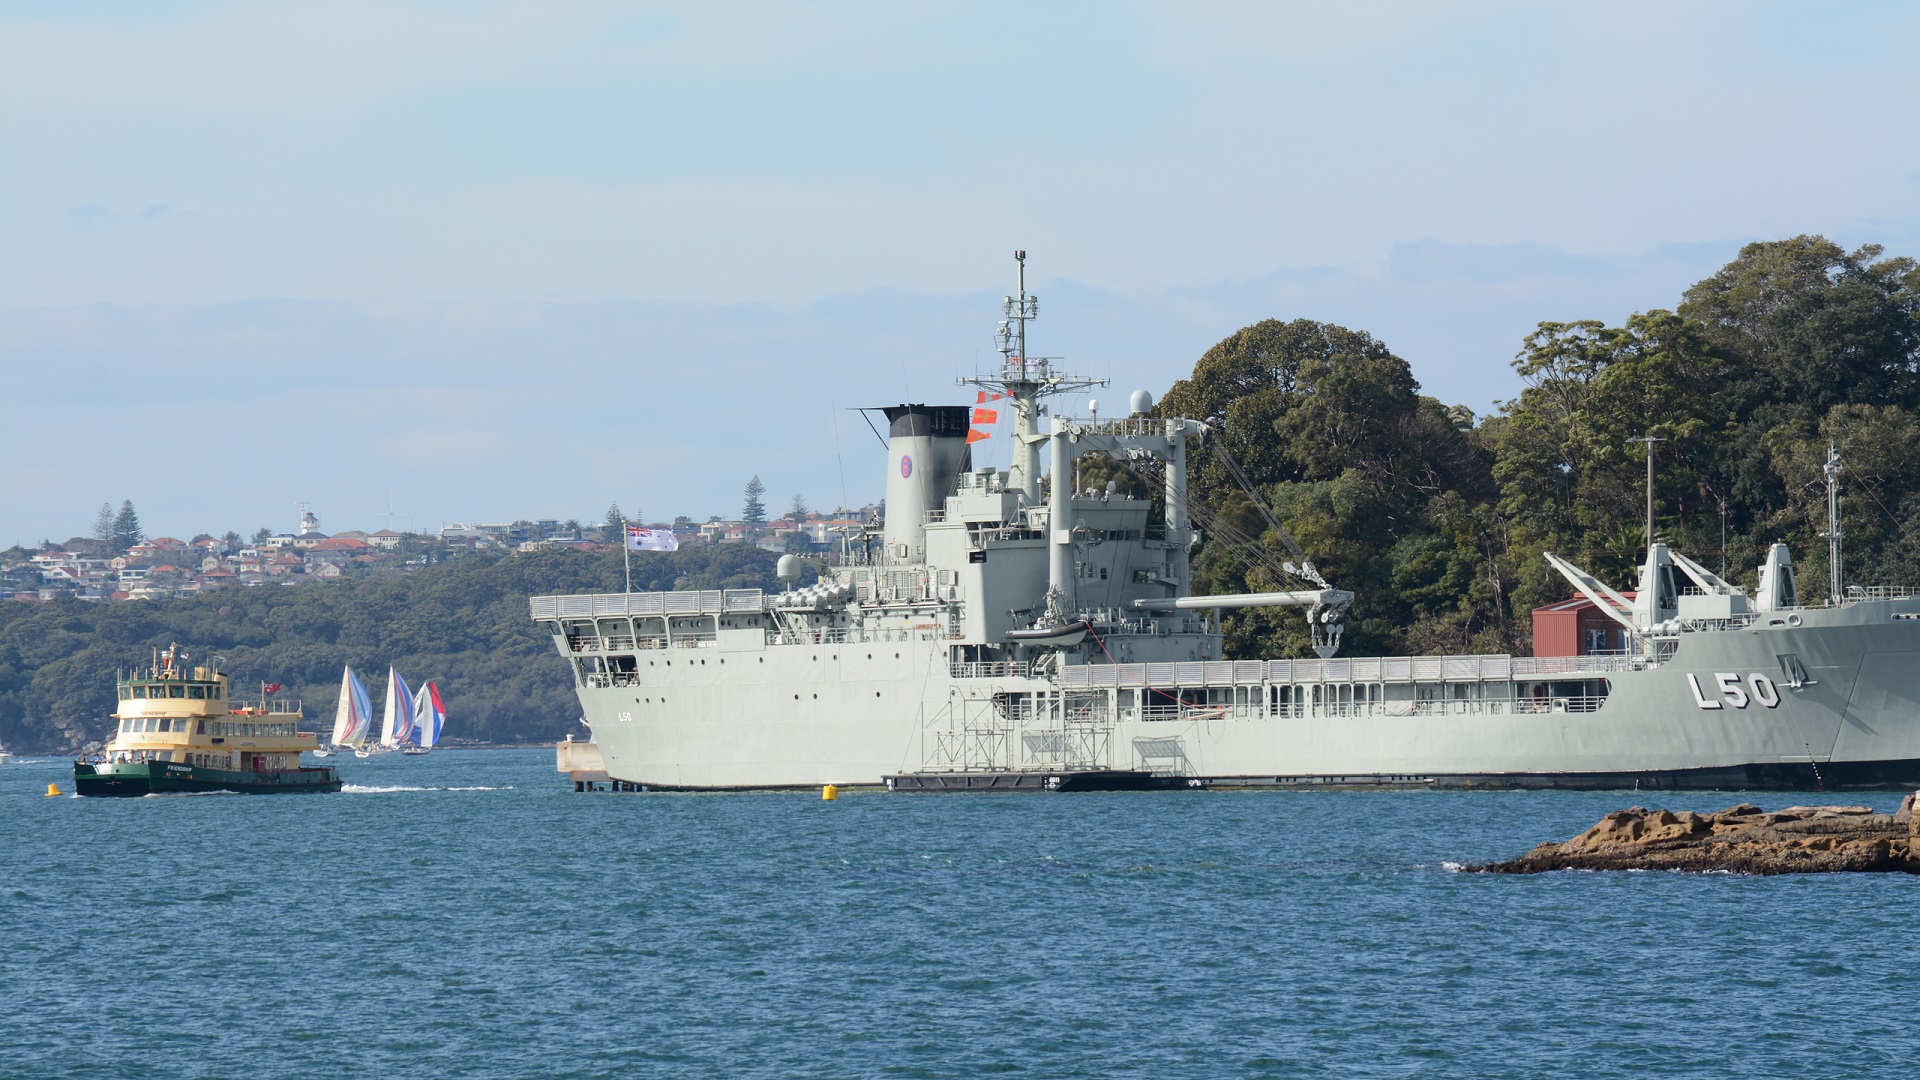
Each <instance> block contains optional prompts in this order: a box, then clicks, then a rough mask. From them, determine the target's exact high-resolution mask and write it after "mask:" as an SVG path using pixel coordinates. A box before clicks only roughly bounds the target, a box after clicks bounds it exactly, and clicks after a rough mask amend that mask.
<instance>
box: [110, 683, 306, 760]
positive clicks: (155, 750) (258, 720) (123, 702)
mask: <svg viewBox="0 0 1920 1080" xmlns="http://www.w3.org/2000/svg"><path fill="white" fill-rule="evenodd" d="M117 691H118V694H119V699H120V705H119V709H118V711H116V712H115V713H114V714H113V715H114V717H115V718H116V720H117V721H118V725H117V730H116V731H115V732H114V736H113V738H112V739H111V740H110V741H109V742H108V743H107V746H106V756H107V759H108V760H109V761H164V762H177V763H180V764H186V765H197V766H200V767H202V768H212V769H237V770H242V771H246V772H270V771H277V770H282V769H298V768H300V755H301V753H302V752H304V751H308V750H312V749H314V748H315V747H316V746H317V745H318V744H319V740H318V738H317V737H316V736H315V735H314V734H313V733H312V732H302V731H301V730H300V729H299V727H300V716H301V713H300V705H299V703H298V702H282V701H275V700H272V699H267V700H265V701H262V702H258V703H240V702H235V701H232V700H231V699H230V697H229V694H228V685H227V676H225V675H223V674H220V673H218V672H213V671H210V670H208V669H207V668H204V667H196V668H194V669H192V671H191V672H190V673H178V672H173V671H167V670H161V671H158V672H154V673H151V674H145V675H135V676H133V677H128V678H122V679H120V680H118V685H117Z"/></svg>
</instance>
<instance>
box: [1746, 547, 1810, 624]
mask: <svg viewBox="0 0 1920 1080" xmlns="http://www.w3.org/2000/svg"><path fill="white" fill-rule="evenodd" d="M1753 592H1754V596H1753V606H1754V610H1756V611H1785V610H1787V609H1788V608H1796V607H1799V606H1800V589H1799V587H1798V586H1797V585H1796V584H1795V582H1794V580H1793V556H1792V555H1790V554H1788V552H1787V545H1785V544H1775V545H1773V547H1771V548H1768V549H1767V561H1766V562H1764V563H1762V564H1761V566H1760V587H1759V588H1757V589H1755V590H1754V591H1753Z"/></svg>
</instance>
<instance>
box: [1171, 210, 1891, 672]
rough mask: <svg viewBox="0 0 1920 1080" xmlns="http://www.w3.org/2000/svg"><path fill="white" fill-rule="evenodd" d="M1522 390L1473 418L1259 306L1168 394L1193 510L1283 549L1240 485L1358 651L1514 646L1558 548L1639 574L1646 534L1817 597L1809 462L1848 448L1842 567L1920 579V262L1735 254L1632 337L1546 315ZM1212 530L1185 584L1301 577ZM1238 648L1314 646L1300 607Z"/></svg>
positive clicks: (1781, 245)
mask: <svg viewBox="0 0 1920 1080" xmlns="http://www.w3.org/2000/svg"><path fill="white" fill-rule="evenodd" d="M1513 365H1514V367H1515V369H1516V370H1517V371H1518V372H1519V374H1520V376H1521V378H1522V379H1523V380H1524V389H1523V390H1522V391H1521V393H1520V396H1519V397H1517V398H1515V399H1513V400H1511V401H1508V402H1506V403H1505V404H1504V405H1503V406H1502V407H1501V408H1500V409H1499V410H1498V411H1497V412H1496V413H1495V414H1494V415H1492V416H1488V417H1486V418H1484V419H1480V420H1477V421H1476V418H1475V417H1474V416H1473V415H1472V414H1471V413H1470V412H1468V411H1467V410H1466V409H1464V408H1462V407H1459V406H1454V407H1452V408H1449V407H1447V406H1445V405H1443V404H1442V403H1441V402H1439V401H1436V400H1434V399H1433V398H1430V397H1423V396H1422V395H1421V394H1420V388H1419V384H1418V383H1417V382H1415V380H1414V378H1413V373H1412V370H1411V368H1410V367H1409V366H1408V364H1407V362H1406V361H1405V360H1403V359H1401V358H1400V357H1398V356H1396V355H1394V354H1393V352H1392V351H1391V350H1390V349H1389V348H1388V347H1387V345H1386V343H1384V342H1381V341H1378V340H1376V339H1375V338H1373V337H1372V336H1370V335H1369V334H1367V333H1365V332H1364V331H1359V330H1350V329H1347V328H1345V327H1340V326H1332V325H1328V324H1324V323H1316V322H1311V321H1308V320H1304V319H1302V320H1296V321H1293V322H1279V321H1273V320H1269V321H1266V322H1262V323H1258V324H1256V325H1253V326H1249V327H1246V328H1245V329H1243V330H1240V331H1238V332H1236V333H1234V334H1232V335H1231V336H1229V337H1228V338H1227V339H1226V340H1224V341H1222V342H1220V343H1219V344H1218V345H1216V346H1214V347H1213V348H1212V349H1209V350H1208V351H1207V353H1206V355H1204V356H1202V357H1201V358H1200V361H1199V363H1198V364H1196V365H1195V367H1194V371H1193V374H1192V375H1191V376H1190V377H1189V378H1186V379H1183V380H1181V381H1180V382H1178V383H1176V384H1175V385H1174V387H1173V389H1172V390H1171V391H1169V392H1168V393H1167V395H1166V397H1165V398H1164V399H1163V400H1162V401H1161V402H1160V405H1159V409H1158V411H1159V412H1160V413H1162V414H1163V415H1183V416H1191V417H1197V418H1200V419H1203V420H1206V421H1208V422H1209V423H1211V424H1213V425H1214V428H1215V432H1216V436H1215V437H1216V439H1217V440H1218V442H1217V443H1216V444H1215V446H1206V445H1203V446H1201V447H1198V448H1197V449H1195V450H1194V451H1193V452H1192V458H1191V460H1192V465H1191V469H1192V482H1193V485H1194V500H1195V502H1196V503H1197V504H1199V505H1202V506H1205V507H1207V508H1209V509H1211V510H1212V511H1213V512H1214V513H1217V514H1219V515H1220V516H1221V517H1222V518H1224V519H1225V520H1227V521H1229V522H1231V523H1233V524H1234V527H1235V528H1237V529H1238V530H1239V531H1240V532H1242V533H1245V534H1247V535H1249V536H1255V537H1259V538H1260V542H1261V543H1263V544H1266V545H1268V546H1271V547H1272V548H1273V549H1274V551H1275V552H1276V553H1280V552H1281V542H1280V540H1279V538H1278V537H1277V536H1276V535H1275V534H1274V533H1273V531H1272V530H1271V529H1265V528H1263V526H1264V519H1263V518H1262V517H1261V516H1259V515H1258V514H1257V513H1256V512H1255V508H1254V507H1253V505H1252V504H1251V502H1250V500H1248V499H1247V498H1246V496H1245V495H1244V494H1243V492H1242V489H1241V488H1240V487H1239V486H1238V485H1236V484H1235V483H1233V482H1232V481H1231V478H1230V476H1229V475H1228V472H1227V470H1226V468H1225V462H1224V461H1223V460H1222V458H1221V456H1220V455H1219V454H1218V453H1217V451H1216V449H1215V447H1224V448H1225V450H1226V452H1227V454H1226V456H1227V458H1229V459H1231V460H1233V461H1237V462H1238V463H1239V465H1240V466H1241V468H1242V469H1243V470H1244V472H1245V474H1246V476H1247V478H1248V479H1249V480H1250V481H1251V482H1252V485H1253V487H1254V488H1255V490H1256V491H1258V492H1259V493H1260V494H1261V495H1262V496H1263V497H1264V499H1265V500H1266V501H1267V502H1268V503H1270V504H1271V505H1272V507H1273V508H1274V509H1275V510H1276V511H1277V512H1278V517H1279V519H1280V521H1282V522H1283V523H1285V524H1286V526H1287V527H1288V528H1289V529H1290V530H1291V531H1292V533H1293V534H1294V535H1295V536H1296V537H1298V540H1299V543H1300V545H1301V547H1302V548H1303V549H1304V550H1305V551H1306V552H1307V553H1308V554H1309V555H1310V556H1311V557H1312V558H1313V559H1314V561H1315V563H1316V564H1317V566H1318V568H1319V569H1320V570H1321V571H1322V573H1323V574H1324V575H1325V576H1326V577H1327V578H1328V579H1329V580H1330V581H1332V582H1333V583H1334V584H1335V585H1338V586H1339V587H1341V588H1345V589H1350V590H1352V591H1353V592H1355V593H1357V594H1358V598H1357V599H1356V601H1355V603H1354V607H1353V612H1352V615H1351V616H1350V618H1349V620H1348V633H1347V638H1346V642H1345V648H1344V650H1343V651H1345V652H1346V653H1347V654H1349V655H1369V654H1396V653H1398V654H1404V653H1428V654H1430V653H1447V652H1454V653H1458V652H1469V651H1480V650H1488V651H1503V652H1515V653H1524V652H1526V651H1528V649H1529V647H1530V644H1531V641H1530V634H1531V620H1530V617H1529V615H1530V612H1531V610H1532V609H1533V608H1534V607H1535V606H1537V605H1540V604H1545V603H1550V602H1553V601H1556V600H1561V599H1565V598H1566V597H1567V596H1568V595H1570V593H1571V590H1569V589H1568V588H1567V586H1566V585H1565V583H1564V582H1563V581H1562V580H1561V579H1560V577H1559V575H1557V574H1555V573H1554V572H1553V571H1552V570H1551V569H1550V568H1549V567H1548V566H1547V565H1546V563H1545V561H1544V560H1543V559H1542V558H1541V553H1542V552H1544V551H1552V552H1555V553H1557V554H1559V555H1562V556H1565V557H1567V558H1570V559H1572V560H1573V561H1574V562H1576V563H1578V564H1580V565H1582V566H1584V567H1585V568H1586V569H1588V570H1590V571H1592V572H1594V573H1597V574H1599V575H1600V576H1601V577H1602V578H1604V579H1607V580H1610V581H1611V582H1613V583H1614V584H1615V585H1616V586H1617V587H1623V588H1632V587H1633V585H1634V581H1635V578H1636V576H1637V572H1636V569H1635V568H1636V567H1637V565H1638V563H1639V562H1640V560H1641V558H1642V556H1643V555H1644V553H1645V548H1646V543H1647V537H1646V536H1645V535H1644V534H1645V532H1646V527H1645V523H1644V521H1645V500H1646V458H1645V453H1646V451H1645V444H1644V443H1641V442H1636V441H1635V440H1638V439H1644V438H1654V439H1661V440H1665V441H1662V442H1658V443H1656V444H1655V451H1654V462H1655V471H1654V485H1653V486H1654V501H1655V509H1656V520H1655V526H1654V528H1655V538H1656V539H1658V540H1661V541H1664V542H1666V543H1668V544H1671V545H1673V546H1675V547H1677V548H1678V549H1680V550H1682V551H1684V552H1686V553H1688V554H1689V555H1691V556H1693V557H1694V558H1696V559H1698V560H1699V561H1701V562H1702V563H1704V564H1705V565H1707V566H1708V567H1709V568H1711V569H1714V570H1715V571H1716V572H1719V573H1721V574H1722V576H1725V577H1727V578H1728V579H1729V580H1733V581H1736V582H1739V583H1744V584H1746V585H1748V586H1751V585H1752V584H1753V583H1754V578H1755V577H1756V574H1755V569H1754V568H1755V567H1756V566H1757V565H1758V563H1759V562H1761V561H1762V560H1763V559H1764V558H1765V552H1766V548H1767V546H1768V545H1770V544H1772V543H1774V542H1776V541H1780V540H1785V541H1787V542H1788V543H1789V544H1791V545H1792V548H1793V552H1794V557H1795V559H1796V561H1797V563H1798V565H1799V567H1800V576H1801V580H1802V581H1803V582H1804V583H1806V584H1805V588H1804V590H1803V591H1804V592H1806V594H1807V595H1808V596H1809V597H1817V596H1819V595H1822V590H1821V587H1820V583H1822V582H1824V581H1825V580H1826V575H1827V553H1826V547H1825V544H1824V542H1823V541H1821V540H1819V539H1818V534H1819V533H1820V531H1821V530H1822V529H1823V527H1824V525H1825V493H1824V488H1823V487H1822V486H1821V485H1820V481H1821V480H1822V474H1821V465H1822V463H1823V462H1824V461H1825V459H1826V452H1827V447H1828V445H1829V444H1830V443H1831V444H1833V445H1835V446H1837V447H1838V448H1839V451H1840V454H1841V456H1842V458H1843V459H1844V461H1845V470H1846V471H1845V472H1844V474H1843V476H1842V481H1843V483H1844V485H1845V493H1844V496H1843V507H1842V509H1843V513H1844V515H1845V519H1846V523H1845V534H1846V536H1845V553H1844V560H1845V572H1846V577H1847V580H1848V581H1849V582H1853V583H1873V584H1909V585H1920V266H1917V265H1916V263H1915V262H1914V260H1912V259H1909V258H1887V257H1884V256H1883V253H1882V251H1881V249H1880V248H1878V247H1875V246H1867V247H1862V248H1860V249H1858V250H1856V251H1851V252H1849V251H1846V250H1844V249H1842V248H1841V247H1840V246H1838V245H1836V244H1834V243H1832V242H1831V241H1828V240H1826V239H1824V238H1821V237H1817V236H1800V237H1795V238H1793V239H1791V240H1782V241H1777V242H1771V243H1757V244H1750V245H1748V246H1747V247H1745V248H1744V249H1742V250H1741V252H1740V254H1739V257H1738V258H1736V259H1735V260H1734V261H1733V262H1731V263H1728V264H1727V265H1726V266H1725V267H1723V268H1722V269H1721V270H1720V271H1719V272H1718V273H1716V274H1714V275H1713V276H1712V277H1709V278H1707V279H1706V280H1704V281H1701V282H1699V283H1697V284H1695V285H1694V286H1693V287H1692V288H1690V289H1688V290H1687V291H1686V293H1685V294H1684V295H1683V296H1682V297H1681V299H1680V303H1679V304H1678V305H1677V306H1676V307H1675V308H1674V309H1672V310H1655V311H1648V312H1644V313H1641V314H1637V315H1635V316H1633V317H1632V318H1630V319H1628V320H1627V321H1626V323H1625V325H1622V326H1607V325H1605V324H1604V323H1602V322H1599V321H1594V320H1579V321H1574V322H1543V323H1541V324H1540V325H1539V327H1538V329H1536V330H1535V331H1534V332H1533V333H1532V334H1530V335H1528V336H1527V338H1526V339H1525V341H1524V342H1523V343H1522V346H1521V349H1520V351H1519V355H1518V356H1517V357H1516V358H1515V359H1514V360H1513ZM1262 561H1263V560H1260V559H1249V558H1247V557H1246V556H1245V555H1244V554H1243V553H1240V552H1236V551H1233V550H1230V549H1228V548H1227V547H1226V546H1224V545H1208V547H1207V548H1206V549H1205V550H1204V551H1203V552H1202V553H1201V555H1200V556H1199V558H1198V559H1197V560H1196V564H1195V565H1196V574H1197V576H1198V577H1199V579H1200V581H1199V584H1198V586H1197V589H1196V591H1204V592H1242V591H1249V590H1254V589H1259V588H1286V587H1297V585H1293V584H1289V583H1286V582H1275V581H1269V580H1266V578H1265V577H1264V576H1263V572H1262V571H1261V570H1260V569H1259V567H1260V565H1261V563H1262ZM1225 630H1226V633H1227V638H1228V644H1229V653H1230V655H1246V656H1253V655H1268V656H1286V655H1305V653H1304V649H1305V646H1306V631H1305V627H1304V625H1303V624H1302V622H1301V620H1300V619H1299V617H1298V616H1297V615H1293V614H1290V613H1288V612H1285V611H1282V610H1277V609H1251V610H1246V611H1240V612H1235V613H1231V614H1229V615H1228V616H1227V617H1226V619H1225Z"/></svg>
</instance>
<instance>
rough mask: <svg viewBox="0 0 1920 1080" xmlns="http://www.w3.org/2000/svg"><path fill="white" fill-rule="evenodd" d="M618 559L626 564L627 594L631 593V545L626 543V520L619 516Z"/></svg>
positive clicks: (624, 517) (624, 516)
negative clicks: (621, 559)
mask: <svg viewBox="0 0 1920 1080" xmlns="http://www.w3.org/2000/svg"><path fill="white" fill-rule="evenodd" d="M620 557H621V558H623V559H625V560H626V563H627V592H629V593H631V592H633V545H632V544H629V543H627V518H626V515H624V514H622V515H621V516H620Z"/></svg>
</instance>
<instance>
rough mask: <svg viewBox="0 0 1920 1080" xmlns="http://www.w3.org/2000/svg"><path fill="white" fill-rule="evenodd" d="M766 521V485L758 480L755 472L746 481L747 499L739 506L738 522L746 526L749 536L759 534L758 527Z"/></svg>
mask: <svg viewBox="0 0 1920 1080" xmlns="http://www.w3.org/2000/svg"><path fill="white" fill-rule="evenodd" d="M766 523H767V485H765V484H763V483H761V482H760V477H759V476H758V475H757V474H756V475H755V476H754V478H753V479H751V480H749V481H747V501H746V504H745V505H744V506H742V507H741V508H740V524H742V525H745V526H746V527H747V533H748V534H749V535H751V536H759V535H760V529H761V527H762V526H764V525H765V524H766Z"/></svg>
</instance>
